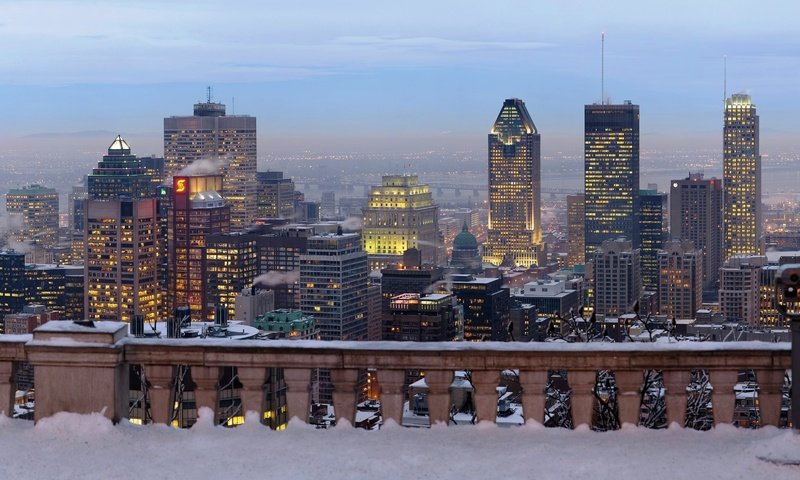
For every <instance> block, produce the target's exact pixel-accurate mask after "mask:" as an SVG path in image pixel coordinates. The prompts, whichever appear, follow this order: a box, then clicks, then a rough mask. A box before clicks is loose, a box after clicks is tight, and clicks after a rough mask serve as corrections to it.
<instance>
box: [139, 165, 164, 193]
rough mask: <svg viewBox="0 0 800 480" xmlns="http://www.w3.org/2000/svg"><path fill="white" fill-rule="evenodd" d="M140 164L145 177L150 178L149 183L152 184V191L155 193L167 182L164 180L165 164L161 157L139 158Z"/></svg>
mask: <svg viewBox="0 0 800 480" xmlns="http://www.w3.org/2000/svg"><path fill="white" fill-rule="evenodd" d="M139 161H140V162H142V167H144V171H145V172H147V175H149V176H150V183H151V184H152V187H153V191H156V190H157V189H158V188H159V187H160V186H161V185H163V184H164V182H165V181H166V180H167V179H166V178H164V168H165V165H166V164H165V162H164V158H163V157H154V156H149V157H139Z"/></svg>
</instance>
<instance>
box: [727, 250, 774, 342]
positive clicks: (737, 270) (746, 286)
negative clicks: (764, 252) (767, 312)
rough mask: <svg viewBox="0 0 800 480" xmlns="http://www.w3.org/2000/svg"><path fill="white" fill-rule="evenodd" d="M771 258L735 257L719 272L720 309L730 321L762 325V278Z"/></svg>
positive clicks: (758, 256)
mask: <svg viewBox="0 0 800 480" xmlns="http://www.w3.org/2000/svg"><path fill="white" fill-rule="evenodd" d="M766 264H767V257H764V256H760V255H735V256H733V257H731V258H729V259H728V260H726V261H725V263H724V264H723V266H722V268H720V270H719V307H720V310H721V312H722V315H723V316H724V318H725V321H726V322H735V323H740V324H743V325H753V326H755V325H758V322H759V320H760V318H761V302H760V292H759V290H760V288H759V287H760V277H761V270H762V268H763V267H764V266H766Z"/></svg>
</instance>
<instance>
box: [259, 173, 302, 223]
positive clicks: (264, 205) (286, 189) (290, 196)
mask: <svg viewBox="0 0 800 480" xmlns="http://www.w3.org/2000/svg"><path fill="white" fill-rule="evenodd" d="M256 180H257V182H258V186H257V199H256V211H257V216H258V218H293V217H294V188H295V187H294V182H293V181H292V179H291V178H283V172H272V171H267V172H257V173H256Z"/></svg>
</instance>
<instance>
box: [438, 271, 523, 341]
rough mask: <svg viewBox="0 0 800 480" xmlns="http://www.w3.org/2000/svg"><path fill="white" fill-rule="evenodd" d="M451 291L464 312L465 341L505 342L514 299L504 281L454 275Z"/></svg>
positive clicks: (451, 278) (451, 279)
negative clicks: (512, 299)
mask: <svg viewBox="0 0 800 480" xmlns="http://www.w3.org/2000/svg"><path fill="white" fill-rule="evenodd" d="M449 280H450V288H451V291H452V294H453V296H454V297H456V300H457V302H458V304H459V305H461V308H462V309H463V310H464V340H466V341H473V342H478V341H486V340H491V341H496V342H502V341H505V340H506V338H507V336H508V321H509V315H510V314H509V312H510V309H511V300H510V298H511V296H510V293H509V290H508V289H507V288H503V279H501V278H481V277H475V276H473V275H452V276H451V277H450V279H449Z"/></svg>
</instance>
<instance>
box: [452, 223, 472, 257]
mask: <svg viewBox="0 0 800 480" xmlns="http://www.w3.org/2000/svg"><path fill="white" fill-rule="evenodd" d="M453 248H454V249H457V250H474V249H477V248H478V240H477V239H476V238H475V235H473V234H471V233H469V228H467V222H464V226H463V227H462V228H461V233H459V234H458V235H456V238H455V240H453Z"/></svg>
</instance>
